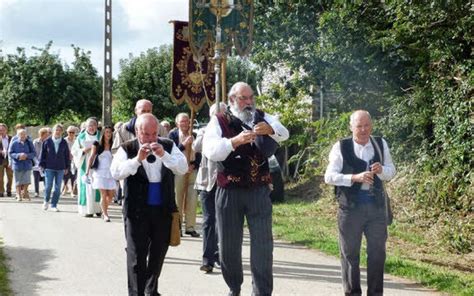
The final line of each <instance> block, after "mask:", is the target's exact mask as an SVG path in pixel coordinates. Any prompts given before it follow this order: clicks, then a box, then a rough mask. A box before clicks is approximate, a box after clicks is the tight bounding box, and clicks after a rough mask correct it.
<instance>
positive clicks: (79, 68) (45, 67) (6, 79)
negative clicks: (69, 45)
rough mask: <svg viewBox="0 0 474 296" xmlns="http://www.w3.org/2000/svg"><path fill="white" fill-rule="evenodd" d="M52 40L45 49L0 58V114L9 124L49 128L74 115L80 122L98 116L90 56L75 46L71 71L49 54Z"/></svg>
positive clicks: (97, 86)
mask: <svg viewBox="0 0 474 296" xmlns="http://www.w3.org/2000/svg"><path fill="white" fill-rule="evenodd" d="M51 46H52V41H50V42H49V43H48V44H46V46H45V47H44V48H33V49H35V50H36V53H37V54H36V55H33V56H30V57H28V56H26V53H25V49H24V48H18V49H17V53H16V54H9V55H7V56H6V57H4V56H1V62H0V69H1V72H0V73H1V74H0V112H1V114H2V116H3V118H2V120H4V121H5V122H8V123H10V124H12V123H15V122H22V123H24V124H29V125H40V124H41V125H48V124H51V123H52V122H54V121H56V120H58V119H67V117H68V116H73V117H75V118H77V119H83V118H84V117H87V116H90V115H99V114H100V102H101V89H100V78H99V77H98V76H97V71H96V70H95V69H94V68H93V67H92V63H91V62H90V56H89V53H87V54H86V53H84V52H83V51H81V50H80V49H79V48H77V47H74V51H75V57H76V60H75V61H74V63H73V68H68V67H66V69H64V66H63V64H62V63H61V60H60V58H59V56H58V55H57V54H52V53H50V49H51Z"/></svg>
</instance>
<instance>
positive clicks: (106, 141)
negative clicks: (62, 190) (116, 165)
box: [86, 126, 117, 222]
mask: <svg viewBox="0 0 474 296" xmlns="http://www.w3.org/2000/svg"><path fill="white" fill-rule="evenodd" d="M112 143H113V128H112V127H111V126H105V127H104V128H103V129H102V136H101V137H100V142H97V141H96V142H94V144H93V145H92V152H91V153H92V154H91V157H90V158H89V162H88V164H87V170H86V175H87V177H90V176H91V175H92V187H93V188H94V189H98V190H99V191H100V196H101V199H100V206H101V208H102V218H103V219H104V221H105V222H110V218H109V213H108V208H109V204H110V202H111V201H112V199H113V197H114V194H115V191H116V188H117V184H116V181H115V179H114V178H113V177H112V174H111V172H110V165H111V164H112V152H111V149H112ZM96 157H97V159H98V164H97V167H95V168H92V166H93V162H95V159H96ZM91 171H92V174H91Z"/></svg>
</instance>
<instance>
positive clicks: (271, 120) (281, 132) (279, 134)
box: [264, 113, 290, 142]
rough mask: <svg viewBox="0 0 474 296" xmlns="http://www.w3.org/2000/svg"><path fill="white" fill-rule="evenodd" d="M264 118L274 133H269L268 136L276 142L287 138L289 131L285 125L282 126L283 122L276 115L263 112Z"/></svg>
mask: <svg viewBox="0 0 474 296" xmlns="http://www.w3.org/2000/svg"><path fill="white" fill-rule="evenodd" d="M264 119H265V121H266V122H267V123H268V124H269V125H270V126H271V127H272V128H273V132H274V134H273V135H269V136H270V137H272V139H273V140H275V141H277V142H283V141H285V140H287V139H288V138H289V136H290V133H289V132H288V130H287V129H286V127H284V126H283V124H281V123H280V120H279V119H278V117H277V116H274V115H270V114H267V113H265V117H264Z"/></svg>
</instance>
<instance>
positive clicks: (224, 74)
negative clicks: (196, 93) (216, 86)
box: [217, 56, 227, 110]
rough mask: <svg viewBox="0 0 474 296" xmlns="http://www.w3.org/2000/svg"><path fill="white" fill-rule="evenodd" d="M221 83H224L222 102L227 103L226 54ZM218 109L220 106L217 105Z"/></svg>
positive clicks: (222, 66) (223, 59)
mask: <svg viewBox="0 0 474 296" xmlns="http://www.w3.org/2000/svg"><path fill="white" fill-rule="evenodd" d="M221 69H222V72H221V85H222V95H221V97H222V102H224V103H227V57H226V56H224V57H223V58H222V64H221ZM217 110H220V108H219V107H217Z"/></svg>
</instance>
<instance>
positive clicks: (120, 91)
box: [113, 45, 189, 121]
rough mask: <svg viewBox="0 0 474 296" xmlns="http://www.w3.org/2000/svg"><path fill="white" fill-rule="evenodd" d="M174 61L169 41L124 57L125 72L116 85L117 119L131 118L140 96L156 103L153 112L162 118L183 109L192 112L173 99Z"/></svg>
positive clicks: (122, 62)
mask: <svg viewBox="0 0 474 296" xmlns="http://www.w3.org/2000/svg"><path fill="white" fill-rule="evenodd" d="M171 63H172V50H171V46H169V45H163V46H160V47H159V48H152V49H148V50H147V51H146V52H145V53H142V54H140V56H137V57H134V56H130V57H129V58H128V59H124V60H121V61H120V68H121V73H120V75H119V77H118V79H117V82H116V83H115V85H114V99H115V102H114V105H113V108H114V114H113V118H114V121H119V120H121V121H126V120H128V119H129V118H130V117H131V116H132V115H133V113H134V111H133V109H134V107H135V103H136V102H137V101H138V100H140V99H148V100H150V101H151V102H152V103H153V114H155V115H156V116H157V117H158V118H159V119H163V118H168V119H174V116H175V115H176V114H178V113H179V112H186V111H188V112H189V110H188V109H187V108H186V106H185V105H181V106H176V104H175V103H174V102H172V101H171V98H170V93H171V92H170V87H171Z"/></svg>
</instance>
